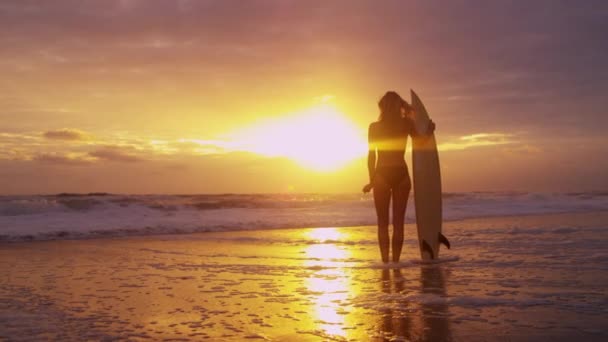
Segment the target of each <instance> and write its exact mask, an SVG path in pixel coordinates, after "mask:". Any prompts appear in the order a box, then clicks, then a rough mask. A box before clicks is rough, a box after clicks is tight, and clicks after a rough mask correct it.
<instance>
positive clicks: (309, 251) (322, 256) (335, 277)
mask: <svg viewBox="0 0 608 342" xmlns="http://www.w3.org/2000/svg"><path fill="white" fill-rule="evenodd" d="M308 235H309V237H310V238H312V239H313V240H314V241H316V242H319V243H318V244H312V245H310V246H308V247H306V249H305V254H306V257H307V258H306V261H305V262H304V264H305V266H308V267H313V268H314V267H318V268H319V269H318V270H316V271H315V272H314V273H313V274H311V276H310V277H309V278H308V279H307V281H306V286H307V288H308V290H309V291H310V293H311V294H312V298H311V299H312V300H313V306H314V308H313V310H314V312H313V315H314V316H315V321H314V322H315V323H316V324H317V326H316V327H317V329H321V330H322V331H323V333H324V334H327V335H331V336H339V337H346V335H347V331H346V330H345V323H346V322H345V319H346V313H347V312H346V311H345V310H344V308H343V306H341V305H340V304H341V303H343V302H345V301H346V300H347V299H348V297H349V291H350V290H351V289H350V285H351V284H350V279H349V277H348V274H347V272H346V270H345V269H344V266H345V265H344V260H345V259H347V258H350V256H351V253H352V252H351V251H350V250H349V249H347V248H344V247H343V246H338V245H336V244H333V243H323V242H325V241H337V240H339V239H341V238H344V235H345V233H344V231H343V230H338V229H336V228H320V229H314V230H311V231H310V232H309V234H308Z"/></svg>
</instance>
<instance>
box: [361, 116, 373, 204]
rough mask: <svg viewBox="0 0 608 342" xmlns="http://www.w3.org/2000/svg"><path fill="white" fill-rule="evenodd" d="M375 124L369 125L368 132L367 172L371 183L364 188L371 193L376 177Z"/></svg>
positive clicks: (364, 190)
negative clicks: (373, 127)
mask: <svg viewBox="0 0 608 342" xmlns="http://www.w3.org/2000/svg"><path fill="white" fill-rule="evenodd" d="M372 126H373V124H371V125H369V130H368V132H367V141H368V145H369V147H368V151H367V171H368V174H369V183H368V184H367V185H366V186H364V187H363V192H369V191H370V190H371V189H372V188H373V187H374V185H373V184H374V177H375V175H376V142H375V139H374V133H373V129H372Z"/></svg>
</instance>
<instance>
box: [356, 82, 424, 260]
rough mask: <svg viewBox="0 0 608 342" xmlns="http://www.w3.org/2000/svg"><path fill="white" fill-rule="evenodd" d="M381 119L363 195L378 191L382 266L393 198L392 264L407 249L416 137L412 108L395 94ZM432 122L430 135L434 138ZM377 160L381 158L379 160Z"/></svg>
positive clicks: (384, 103) (375, 126)
mask: <svg viewBox="0 0 608 342" xmlns="http://www.w3.org/2000/svg"><path fill="white" fill-rule="evenodd" d="M378 107H380V118H379V119H378V121H376V122H373V123H372V124H371V125H369V134H368V140H369V153H368V155H367V168H368V170H369V184H367V185H366V186H365V187H363V192H369V191H370V190H371V189H372V188H373V189H374V204H375V206H376V215H377V216H378V242H379V244H380V254H381V255H382V262H384V263H387V262H388V261H389V234H388V225H389V205H390V202H391V197H392V198H393V239H392V243H391V245H392V251H393V255H392V261H393V262H399V257H400V255H401V247H402V246H403V225H404V220H405V209H406V206H407V200H408V197H409V194H410V190H411V188H412V182H411V181H410V176H409V173H408V169H407V164H406V163H405V159H404V157H405V147H406V145H407V137H408V135H409V136H416V135H417V133H416V130H415V127H414V122H413V119H412V117H411V116H412V114H413V111H412V108H411V107H410V105H409V104H408V103H407V102H406V101H404V100H403V99H402V98H401V96H399V94H397V93H396V92H394V91H389V92H387V93H386V94H385V95H384V96H383V97H382V99H380V102H378ZM434 130H435V124H434V123H433V122H432V121H431V122H430V124H429V129H428V132H427V134H432V133H433V132H434ZM376 156H377V158H376Z"/></svg>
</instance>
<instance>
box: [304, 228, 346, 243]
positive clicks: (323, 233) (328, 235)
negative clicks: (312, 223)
mask: <svg viewBox="0 0 608 342" xmlns="http://www.w3.org/2000/svg"><path fill="white" fill-rule="evenodd" d="M308 236H309V237H310V238H312V239H314V240H315V241H318V242H325V241H328V240H329V241H336V240H338V239H339V238H340V237H341V236H342V233H340V231H339V230H338V229H337V228H315V229H313V230H311V231H310V232H309V233H308Z"/></svg>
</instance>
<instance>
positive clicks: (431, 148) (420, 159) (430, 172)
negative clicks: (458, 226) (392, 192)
mask: <svg viewBox="0 0 608 342" xmlns="http://www.w3.org/2000/svg"><path fill="white" fill-rule="evenodd" d="M411 96H412V108H413V110H414V126H415V129H416V131H417V133H418V134H420V135H419V136H415V137H412V164H413V168H414V205H415V207H416V226H417V228H418V242H419V246H420V257H421V258H422V259H423V260H433V259H437V258H438V257H439V247H440V244H444V245H445V246H446V247H447V248H450V242H449V241H448V239H447V238H446V237H445V236H444V235H443V234H442V233H441V224H442V220H443V218H442V207H441V206H442V204H441V172H440V169H439V153H438V152H437V142H436V141H435V134H434V133H433V134H430V135H425V133H426V132H427V129H428V125H429V122H430V118H429V114H428V112H427V111H426V108H425V107H424V104H422V101H421V100H420V97H418V95H417V94H416V93H415V92H414V90H411Z"/></svg>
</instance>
